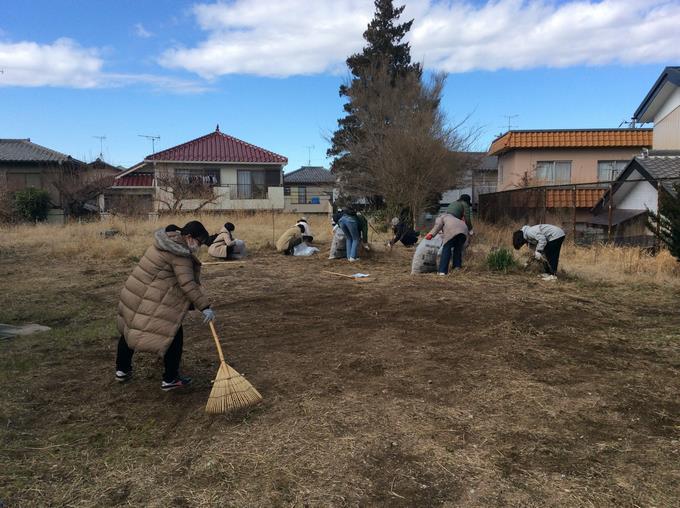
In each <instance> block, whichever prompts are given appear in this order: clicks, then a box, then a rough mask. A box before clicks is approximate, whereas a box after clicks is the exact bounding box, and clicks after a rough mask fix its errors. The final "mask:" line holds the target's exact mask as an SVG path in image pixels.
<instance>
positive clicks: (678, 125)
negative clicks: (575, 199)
mask: <svg viewBox="0 0 680 508" xmlns="http://www.w3.org/2000/svg"><path fill="white" fill-rule="evenodd" d="M633 119H634V121H636V122H639V123H650V122H653V123H654V129H653V132H654V140H653V150H645V151H643V153H642V154H640V155H637V156H635V157H634V158H633V159H632V160H631V161H630V162H629V163H628V164H627V165H626V166H625V167H624V168H623V170H622V172H621V174H620V175H618V178H617V179H616V181H615V182H614V184H613V185H612V186H611V188H610V189H608V190H607V192H605V193H604V195H603V196H602V198H601V199H600V200H599V201H598V203H597V204H596V206H595V207H594V212H595V218H594V219H593V223H594V224H596V225H600V226H603V227H606V228H607V229H608V230H609V234H610V236H612V235H613V236H614V237H615V238H617V237H618V238H621V237H630V236H635V235H637V236H642V235H647V236H650V235H651V232H650V231H648V230H646V228H645V214H646V211H647V210H651V211H653V212H656V211H658V209H659V196H660V194H661V193H667V194H671V195H675V194H676V190H675V184H680V67H666V68H665V69H664V70H663V71H662V73H661V75H660V76H659V78H658V79H657V81H656V82H655V83H654V85H653V86H652V88H651V89H650V91H649V93H647V95H646V96H645V98H644V99H643V101H642V103H641V104H640V106H638V108H637V109H636V110H635V113H634V114H633ZM612 229H613V231H611V230H612Z"/></svg>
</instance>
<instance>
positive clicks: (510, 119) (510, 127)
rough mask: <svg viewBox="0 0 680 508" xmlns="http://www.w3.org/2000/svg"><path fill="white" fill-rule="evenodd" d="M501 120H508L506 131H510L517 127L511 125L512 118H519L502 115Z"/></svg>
mask: <svg viewBox="0 0 680 508" xmlns="http://www.w3.org/2000/svg"><path fill="white" fill-rule="evenodd" d="M503 118H507V120H508V130H509V131H511V130H512V129H513V127H517V126H516V125H512V119H513V118H519V115H503Z"/></svg>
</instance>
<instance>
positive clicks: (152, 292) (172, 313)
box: [116, 221, 215, 390]
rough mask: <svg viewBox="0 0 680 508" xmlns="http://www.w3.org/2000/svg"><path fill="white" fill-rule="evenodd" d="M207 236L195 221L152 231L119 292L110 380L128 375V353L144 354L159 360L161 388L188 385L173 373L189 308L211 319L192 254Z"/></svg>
mask: <svg viewBox="0 0 680 508" xmlns="http://www.w3.org/2000/svg"><path fill="white" fill-rule="evenodd" d="M207 238H208V232H207V231H206V230H205V227H203V225H202V224H201V223H200V222H198V221H191V222H189V223H188V224H186V225H185V226H184V227H183V228H181V229H180V228H177V227H176V226H175V227H168V228H167V229H166V230H164V229H159V230H157V231H155V232H154V243H153V245H152V246H151V247H149V248H148V249H147V250H146V252H145V253H144V256H143V257H142V259H141V260H140V261H139V264H138V265H137V266H136V267H135V269H134V270H133V271H132V274H130V277H128V280H127V281H126V282H125V286H124V287H123V290H122V291H121V293H120V302H119V303H118V318H117V325H118V331H119V332H120V334H121V337H120V340H119V342H118V355H117V358H116V380H118V381H127V380H128V379H130V378H131V377H132V355H133V353H134V351H148V352H153V353H158V354H159V355H161V356H163V358H164V361H165V373H164V374H163V382H162V384H161V388H162V389H163V390H171V389H174V388H180V387H182V386H186V385H188V384H189V383H190V382H191V379H190V378H185V377H182V376H180V375H179V364H180V360H181V358H182V345H183V330H182V320H183V319H184V316H185V315H186V313H187V312H188V311H189V310H191V309H197V310H200V311H201V312H203V315H204V317H205V319H204V321H205V322H207V321H212V320H213V319H214V317H215V315H214V313H213V311H212V310H211V309H210V302H209V301H208V299H207V297H206V296H205V294H204V293H203V288H202V287H201V284H200V279H199V274H200V267H201V263H200V261H199V260H198V259H197V258H196V257H195V255H194V254H195V253H196V252H197V251H198V249H199V248H200V246H201V244H202V243H204V242H205V241H206V239H207Z"/></svg>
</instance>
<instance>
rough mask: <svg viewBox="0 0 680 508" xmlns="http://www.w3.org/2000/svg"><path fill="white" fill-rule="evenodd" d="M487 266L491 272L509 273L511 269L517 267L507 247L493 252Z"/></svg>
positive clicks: (490, 253)
mask: <svg viewBox="0 0 680 508" xmlns="http://www.w3.org/2000/svg"><path fill="white" fill-rule="evenodd" d="M486 264H487V266H488V267H489V269H490V270H494V271H497V272H507V271H508V270H509V269H510V268H514V267H515V266H517V262H516V261H515V258H514V256H513V255H512V252H510V250H508V249H506V248H505V247H501V248H500V249H496V250H492V251H491V252H489V255H488V256H487V258H486Z"/></svg>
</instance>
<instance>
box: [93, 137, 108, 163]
mask: <svg viewBox="0 0 680 508" xmlns="http://www.w3.org/2000/svg"><path fill="white" fill-rule="evenodd" d="M92 137H93V138H96V139H98V140H99V158H100V159H101V160H104V140H105V139H106V136H92Z"/></svg>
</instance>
